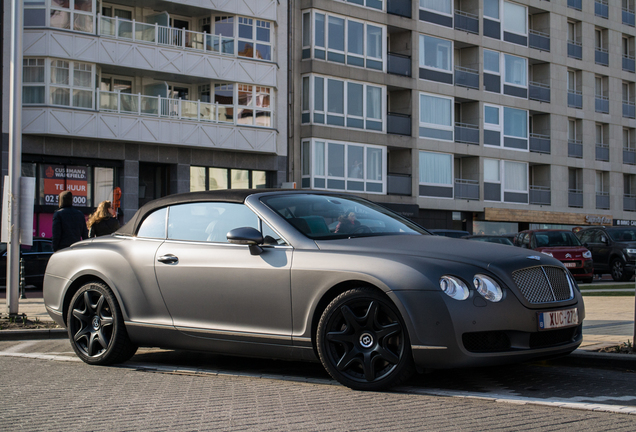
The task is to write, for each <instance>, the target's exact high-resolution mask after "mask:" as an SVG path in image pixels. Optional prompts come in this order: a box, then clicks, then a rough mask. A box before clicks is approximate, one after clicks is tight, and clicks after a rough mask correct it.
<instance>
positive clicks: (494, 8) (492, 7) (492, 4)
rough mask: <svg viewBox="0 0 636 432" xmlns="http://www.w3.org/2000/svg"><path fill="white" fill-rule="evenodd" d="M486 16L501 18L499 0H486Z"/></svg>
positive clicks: (495, 18)
mask: <svg viewBox="0 0 636 432" xmlns="http://www.w3.org/2000/svg"><path fill="white" fill-rule="evenodd" d="M484 16H485V17H488V18H492V19H494V20H499V0H484Z"/></svg>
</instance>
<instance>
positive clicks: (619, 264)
mask: <svg viewBox="0 0 636 432" xmlns="http://www.w3.org/2000/svg"><path fill="white" fill-rule="evenodd" d="M611 272H612V279H614V280H615V281H617V282H626V281H628V280H630V279H631V278H632V275H631V273H629V272H627V271H625V261H623V259H622V258H616V259H614V260H613V261H612V266H611Z"/></svg>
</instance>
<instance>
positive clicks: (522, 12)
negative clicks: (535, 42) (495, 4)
mask: <svg viewBox="0 0 636 432" xmlns="http://www.w3.org/2000/svg"><path fill="white" fill-rule="evenodd" d="M503 30H504V31H506V32H510V33H516V34H520V35H524V36H526V35H527V34H528V11H527V8H526V7H525V6H521V5H519V4H516V3H511V2H507V1H505V2H503Z"/></svg>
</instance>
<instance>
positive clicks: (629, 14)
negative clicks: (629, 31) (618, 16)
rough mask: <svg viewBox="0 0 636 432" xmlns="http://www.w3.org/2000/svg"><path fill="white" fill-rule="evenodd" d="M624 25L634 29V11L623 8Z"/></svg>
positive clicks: (635, 20) (635, 23)
mask: <svg viewBox="0 0 636 432" xmlns="http://www.w3.org/2000/svg"><path fill="white" fill-rule="evenodd" d="M623 24H627V25H628V26H632V27H634V25H636V19H635V18H634V11H633V10H629V9H625V8H623Z"/></svg>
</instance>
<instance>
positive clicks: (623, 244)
mask: <svg viewBox="0 0 636 432" xmlns="http://www.w3.org/2000/svg"><path fill="white" fill-rule="evenodd" d="M615 244H616V246H618V247H621V248H630V249H632V248H634V249H636V242H633V241H617V242H615Z"/></svg>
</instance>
